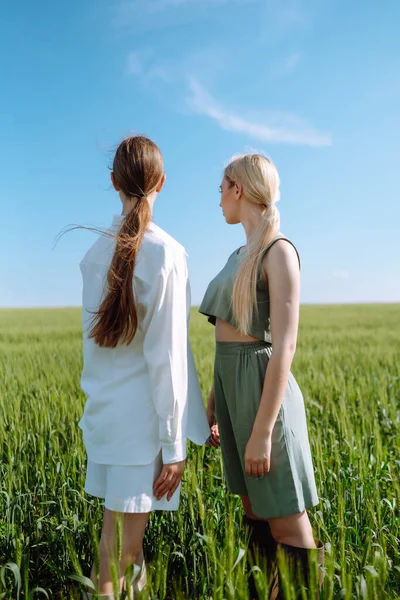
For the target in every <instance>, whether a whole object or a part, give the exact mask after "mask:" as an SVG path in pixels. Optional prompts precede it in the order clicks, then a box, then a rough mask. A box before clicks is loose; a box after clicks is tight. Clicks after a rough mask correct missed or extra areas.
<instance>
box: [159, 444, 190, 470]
mask: <svg viewBox="0 0 400 600" xmlns="http://www.w3.org/2000/svg"><path fill="white" fill-rule="evenodd" d="M161 451H162V461H163V464H164V465H170V464H172V463H177V462H181V460H186V438H183V439H181V440H177V441H176V442H172V443H168V444H161Z"/></svg>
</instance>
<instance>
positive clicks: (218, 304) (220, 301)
mask: <svg viewBox="0 0 400 600" xmlns="http://www.w3.org/2000/svg"><path fill="white" fill-rule="evenodd" d="M278 240H286V241H287V242H289V244H291V245H292V246H293V248H294V249H295V250H296V253H297V256H299V254H298V252H297V249H296V247H295V246H294V244H293V243H292V242H291V241H290V240H288V239H287V238H286V237H285V236H283V235H279V236H277V237H276V238H274V239H273V240H272V242H271V243H270V244H268V246H266V248H265V249H264V250H263V252H262V254H261V258H260V266H259V270H258V280H257V305H258V314H257V312H256V311H254V314H253V321H252V325H251V328H250V331H249V335H251V336H252V337H255V338H257V339H259V340H264V341H265V342H268V343H271V330H270V320H269V317H270V315H269V293H268V287H267V286H266V285H265V281H264V279H263V278H262V273H261V264H262V261H263V258H264V256H265V254H266V253H267V252H268V250H269V249H270V248H271V246H273V245H274V244H275V242H277V241H278ZM239 250H240V248H239V249H238V250H235V252H233V254H231V255H230V257H229V258H228V262H227V263H226V265H225V266H224V268H223V269H222V271H221V272H220V273H218V275H217V276H216V277H215V279H213V280H212V281H211V283H210V285H209V286H208V288H207V291H206V293H205V296H204V298H203V301H202V303H201V305H200V308H199V312H200V313H202V314H203V315H206V316H207V317H208V320H209V321H210V323H212V324H213V325H215V324H216V322H217V319H222V320H223V321H226V322H227V323H230V324H231V325H233V327H237V324H236V321H235V319H234V316H233V310H232V291H233V282H234V279H235V274H236V271H237V268H238V266H239V261H240V257H241V255H240V254H239ZM299 264H300V258H299Z"/></svg>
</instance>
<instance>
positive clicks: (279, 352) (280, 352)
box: [272, 341, 296, 361]
mask: <svg viewBox="0 0 400 600" xmlns="http://www.w3.org/2000/svg"><path fill="white" fill-rule="evenodd" d="M272 352H273V354H274V356H275V357H279V358H280V359H281V360H290V361H292V360H293V358H294V355H295V354H296V342H295V341H287V342H282V343H280V344H276V345H274V344H272Z"/></svg>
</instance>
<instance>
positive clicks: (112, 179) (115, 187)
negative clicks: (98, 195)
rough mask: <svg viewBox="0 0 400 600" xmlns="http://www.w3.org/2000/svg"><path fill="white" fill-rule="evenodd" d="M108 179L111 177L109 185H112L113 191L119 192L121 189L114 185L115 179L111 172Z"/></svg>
mask: <svg viewBox="0 0 400 600" xmlns="http://www.w3.org/2000/svg"><path fill="white" fill-rule="evenodd" d="M110 177H111V183H112V184H113V188H114V190H115V191H116V192H119V191H120V189H121V188H120V187H118V185H117V184H116V183H115V177H114V173H113V172H112V171H111V174H110Z"/></svg>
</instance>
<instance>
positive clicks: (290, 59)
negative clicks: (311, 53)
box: [285, 52, 301, 71]
mask: <svg viewBox="0 0 400 600" xmlns="http://www.w3.org/2000/svg"><path fill="white" fill-rule="evenodd" d="M300 58H301V55H300V53H299V52H295V53H294V54H290V55H289V56H287V57H286V59H285V68H286V70H287V71H292V70H293V69H294V68H295V67H296V66H297V65H298V64H299V62H300Z"/></svg>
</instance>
